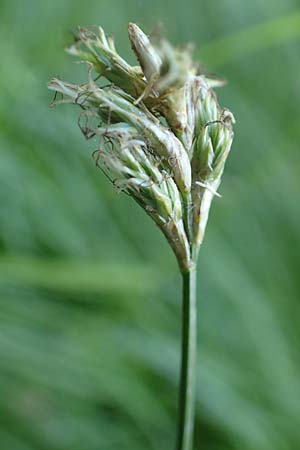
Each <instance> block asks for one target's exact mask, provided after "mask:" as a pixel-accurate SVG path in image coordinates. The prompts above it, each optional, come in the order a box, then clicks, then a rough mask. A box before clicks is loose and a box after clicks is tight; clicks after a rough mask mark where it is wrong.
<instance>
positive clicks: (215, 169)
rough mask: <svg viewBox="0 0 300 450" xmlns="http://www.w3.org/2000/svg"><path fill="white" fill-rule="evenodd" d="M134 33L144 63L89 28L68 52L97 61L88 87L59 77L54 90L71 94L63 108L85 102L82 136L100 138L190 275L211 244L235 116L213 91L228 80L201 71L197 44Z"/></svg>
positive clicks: (107, 166)
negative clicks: (208, 236)
mask: <svg viewBox="0 0 300 450" xmlns="http://www.w3.org/2000/svg"><path fill="white" fill-rule="evenodd" d="M128 33H129V39H130V42H131V46H132V49H133V51H134V53H135V55H136V57H137V60H138V62H139V66H131V65H130V64H128V63H127V62H126V61H125V60H124V59H123V58H122V57H121V56H120V55H119V54H118V53H117V51H116V48H115V44H114V41H113V39H112V38H110V37H107V36H106V35H105V33H104V31H103V30H102V28H96V29H95V28H92V29H87V28H79V30H78V35H77V37H76V41H75V43H74V45H73V46H71V47H70V48H69V49H68V52H69V53H71V54H72V55H75V56H76V57H79V58H80V60H83V61H85V62H86V63H87V65H88V68H89V70H88V80H87V82H85V83H83V84H71V83H67V82H64V81H61V80H59V79H57V78H56V79H53V80H52V81H50V83H49V85H48V86H49V88H50V89H52V90H54V91H55V92H57V93H60V94H61V95H62V100H60V101H57V102H56V103H74V104H77V105H78V106H80V108H81V109H82V112H81V118H84V126H83V125H80V128H81V130H82V132H83V133H84V135H85V136H86V138H94V137H97V138H98V139H97V140H98V142H99V147H98V148H97V150H96V151H95V153H94V156H95V161H96V164H97V166H98V167H100V168H101V170H102V171H103V172H104V173H105V174H106V175H107V177H108V178H109V179H110V180H111V181H112V182H113V184H114V186H115V187H116V189H117V190H118V191H123V192H125V193H126V194H128V195H130V196H131V197H132V198H133V199H134V200H135V201H136V202H137V203H138V204H139V205H140V206H141V207H142V208H143V209H144V210H145V211H146V212H147V214H148V215H149V216H150V217H151V218H152V219H153V220H154V221H155V223H156V224H157V225H158V226H159V227H160V228H161V230H162V231H163V233H164V234H165V236H166V238H167V239H168V241H169V243H170V245H171V247H172V248H173V250H174V253H175V255H176V256H177V259H178V262H179V265H180V267H181V269H182V270H186V269H187V268H189V266H190V265H191V264H194V263H195V257H196V256H195V255H196V254H197V252H198V249H199V246H200V244H201V242H202V240H203V235H204V231H205V227H206V223H207V219H208V213H209V209H210V205H211V201H212V199H213V197H214V196H215V195H217V189H218V187H219V184H220V181H221V176H222V173H223V170H224V165H225V161H226V159H227V156H228V153H229V151H230V148H231V143H232V139H233V132H232V124H233V123H234V118H233V115H232V114H231V112H230V111H229V110H227V109H224V108H220V106H219V105H218V102H217V99H216V95H215V93H214V92H213V91H212V87H213V86H219V85H221V84H223V81H222V80H218V79H216V78H213V77H208V76H206V75H205V74H204V73H203V72H201V71H200V70H199V68H198V66H197V65H196V64H195V63H194V62H193V61H192V57H191V49H190V48H189V47H187V48H185V49H178V48H174V47H172V46H171V44H169V43H168V42H167V41H166V40H164V39H161V40H160V41H159V42H158V43H156V45H155V44H154V43H152V42H151V41H150V39H149V38H148V37H147V36H146V35H145V33H144V32H143V31H142V30H141V29H140V28H139V27H138V26H137V25H135V24H133V23H130V24H129V27H128ZM94 74H95V75H94ZM102 79H104V80H106V82H107V81H108V85H107V84H106V86H105V87H103V83H102V82H101V80H102Z"/></svg>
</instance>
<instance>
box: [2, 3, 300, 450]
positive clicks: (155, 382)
mask: <svg viewBox="0 0 300 450" xmlns="http://www.w3.org/2000/svg"><path fill="white" fill-rule="evenodd" d="M297 6H298V3H297V2H296V0H294V1H293V0H288V1H286V2H281V1H279V0H266V1H265V2H241V1H237V0H226V1H224V2H219V1H217V0H211V1H206V0H204V1H203V2H199V1H196V0H188V1H187V2H178V1H174V2H167V1H166V2H164V3H162V2H161V1H158V0H153V1H152V2H146V1H144V0H141V1H138V0H129V1H128V2H121V1H120V0H112V1H110V2H108V1H106V0H105V1H104V0H101V1H100V2H99V1H91V2H89V3H88V4H87V3H83V2H79V1H77V0H76V1H73V2H71V1H68V0H60V1H58V0H53V1H52V2H38V1H37V0H28V1H27V2H21V1H20V0H19V1H18V0H11V1H8V0H2V1H1V19H0V20H1V28H0V29H1V31H0V38H1V39H0V50H1V72H0V83H1V84H0V85H1V102H0V199H1V210H0V246H1V256H0V443H1V446H0V447H1V449H2V448H3V450H108V449H112V450H115V449H119V448H122V449H124V450H126V449H128V450H129V449H130V450H148V449H149V450H150V449H171V448H172V447H173V445H174V439H175V435H174V430H175V410H176V403H177V398H176V396H177V394H176V392H177V383H178V371H179V348H180V344H179V338H180V304H179V299H180V293H179V290H180V279H179V276H178V277H176V275H175V274H176V273H177V272H176V270H177V269H176V263H175V261H174V259H173V256H172V254H171V252H170V250H169V249H168V246H167V244H166V243H165V242H164V238H163V237H162V236H161V235H160V233H159V231H158V230H156V229H155V228H154V227H153V224H152V223H151V222H150V221H149V220H148V218H147V217H144V214H143V212H142V211H140V210H139V208H138V207H137V206H136V205H133V204H131V202H130V201H129V200H130V199H127V198H126V196H122V195H118V194H117V193H115V192H113V190H112V189H111V185H110V183H109V182H108V181H107V180H105V179H104V178H103V176H102V175H101V173H99V171H97V169H96V168H95V166H94V165H93V161H92V157H91V153H92V151H93V147H90V148H89V147H88V149H87V144H86V142H85V141H84V139H83V137H82V136H81V134H80V131H79V130H78V129H77V128H76V126H75V125H74V120H75V118H76V115H77V111H75V110H74V115H73V116H72V114H71V111H69V108H68V113H67V114H66V110H65V109H64V107H63V106H62V107H60V108H59V109H57V110H55V112H54V113H53V112H52V111H50V110H49V108H48V104H49V103H50V101H51V98H50V96H49V93H48V91H47V89H46V82H47V80H48V78H49V76H51V75H52V74H53V73H54V74H55V73H58V74H59V75H61V76H62V77H63V78H68V79H71V80H72V81H74V82H78V81H81V80H80V79H78V78H80V75H76V78H75V77H74V74H73V68H72V64H71V60H70V61H68V60H67V58H66V57H65V55H64V52H63V51H61V48H62V47H63V46H64V45H65V44H66V43H69V42H70V41H71V39H69V38H68V36H66V35H65V34H64V32H65V30H66V29H75V28H76V26H77V25H78V24H86V25H89V24H94V23H101V24H102V25H103V26H104V27H105V29H107V30H111V32H112V33H113V34H114V37H115V40H116V43H117V44H119V45H118V48H119V49H120V52H121V53H123V54H124V56H125V57H127V56H128V55H129V48H128V47H127V46H126V45H125V40H124V39H123V36H124V33H125V32H126V27H127V22H128V21H129V20H133V21H136V22H137V23H139V24H140V25H142V26H143V28H144V29H146V30H149V31H151V30H153V27H154V26H155V24H156V23H157V20H158V18H159V19H160V20H161V21H162V22H163V23H165V25H166V28H167V30H168V37H169V38H170V40H171V41H174V42H177V43H182V42H184V41H188V40H193V41H195V44H196V53H197V56H199V58H200V57H201V54H202V53H201V47H202V44H203V55H204V58H202V62H204V64H205V63H206V68H207V70H209V71H210V70H212V71H213V70H214V68H215V67H216V69H217V70H220V72H222V74H224V75H225V77H226V78H227V79H228V80H230V83H229V84H228V86H227V87H226V88H224V89H222V92H221V91H220V94H219V95H220V102H221V103H222V104H225V105H226V104H228V105H230V107H231V109H232V110H233V112H234V115H235V116H236V118H237V126H236V129H235V132H236V138H235V142H234V146H233V151H232V154H231V156H230V158H229V162H228V165H227V169H226V174H225V176H224V180H223V184H222V188H221V192H220V193H221V194H222V196H223V197H222V199H216V200H215V203H214V205H213V208H212V214H211V217H210V221H209V227H208V232H207V235H206V239H205V243H204V246H203V249H202V251H201V254H200V270H199V274H198V276H199V286H200V288H199V308H200V320H199V358H198V360H199V371H198V399H197V408H198V417H197V423H196V440H195V450H196V449H199V450H200V449H204V448H205V449H207V450H241V449H243V450H291V449H297V448H298V446H299V442H300V431H299V430H300V427H299V417H300V394H299V393H300V381H299V372H300V362H299V349H298V347H299V345H298V342H299V325H298V323H299V293H300V286H299V265H300V256H299V255H300V252H299V247H300V239H299V231H298V230H299V222H300V212H299V206H298V203H299V200H298V197H299V187H298V185H299V181H298V179H299V169H298V167H299V162H300V161H299V151H298V146H299V145H298V142H299V138H300V133H299V126H298V120H299V106H298V105H299V103H300V93H299V79H298V73H299V69H300V62H299V53H298V52H299V42H297V41H296V38H297V37H298V32H297V29H298V28H297V27H296V25H295V24H296V23H298V22H299V13H298V12H297V11H295V12H294V13H293V11H294V10H295V8H296V7H297ZM283 29H285V30H288V32H287V33H284V34H283V31H282V30H283ZM132 62H133V63H134V61H132ZM84 70H85V69H84V68H82V74H83V73H84ZM74 72H76V74H78V73H80V68H78V67H76V71H75V70H74ZM74 78H75V79H74Z"/></svg>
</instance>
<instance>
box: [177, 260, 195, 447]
mask: <svg viewBox="0 0 300 450" xmlns="http://www.w3.org/2000/svg"><path fill="white" fill-rule="evenodd" d="M196 277H197V275H196V267H195V266H194V267H193V268H191V269H189V270H188V271H186V272H183V273H182V280H183V291H182V293H183V295H182V349H181V373H180V388H179V404H178V435H177V446H176V450H192V446H193V432H194V416H195V384H196V359H197V299H196Z"/></svg>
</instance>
